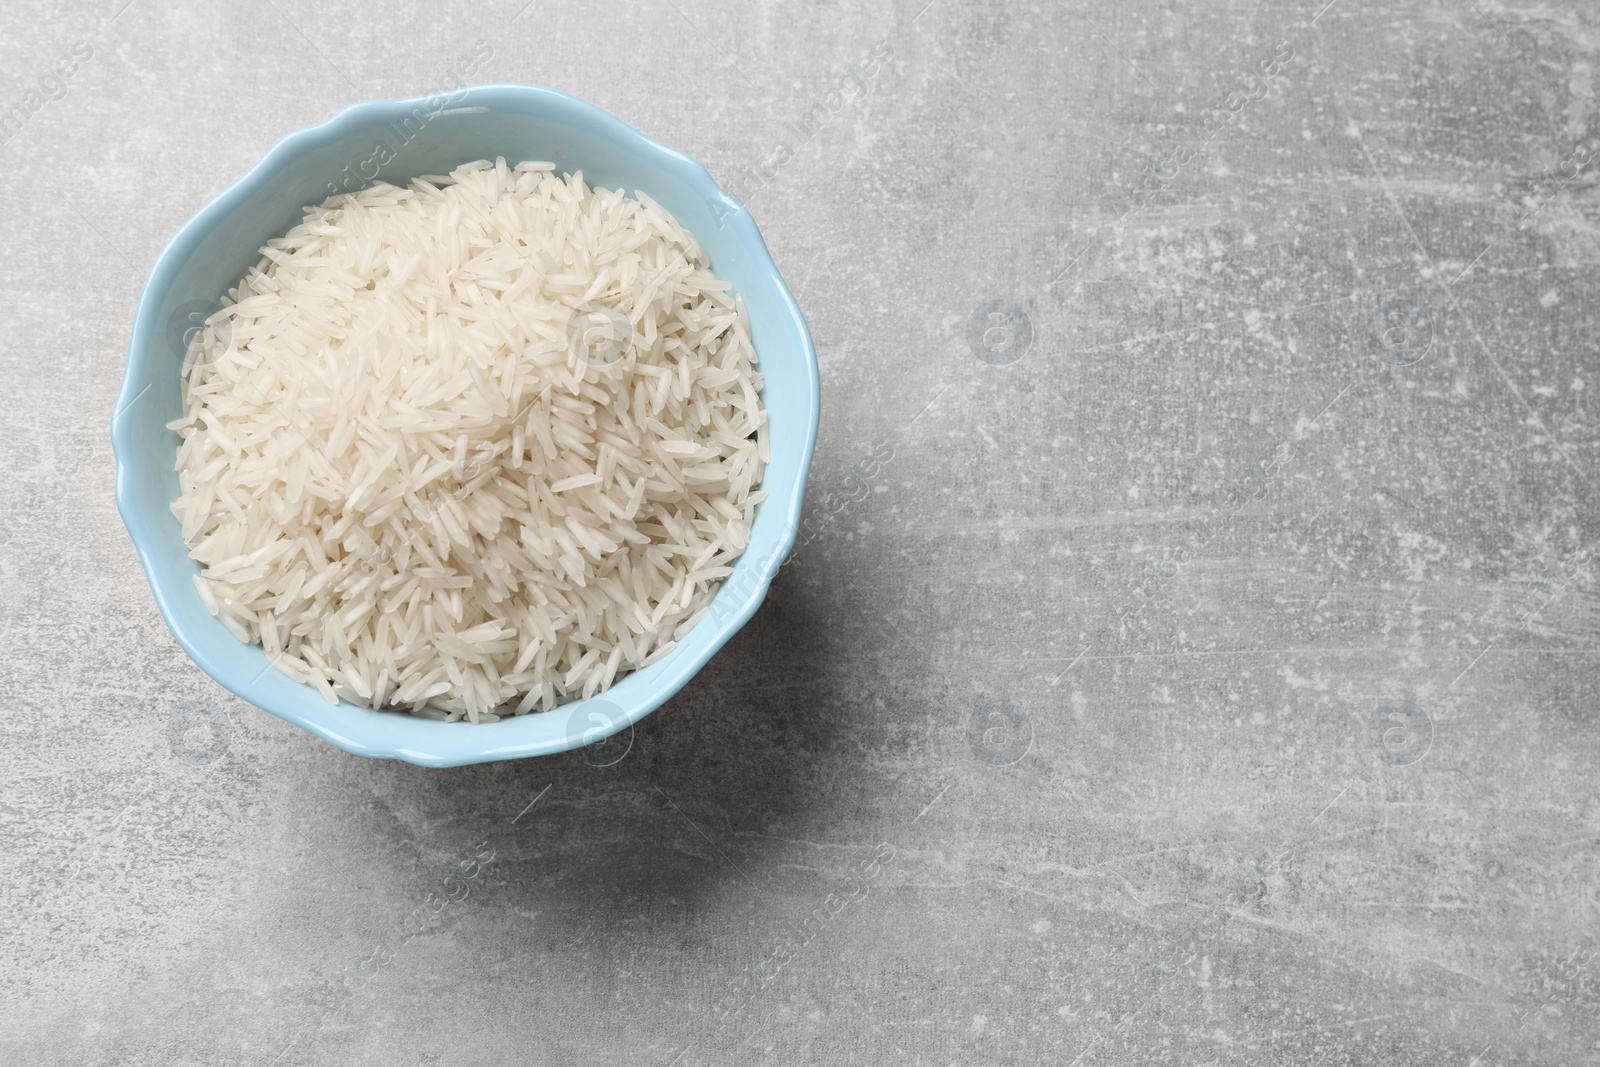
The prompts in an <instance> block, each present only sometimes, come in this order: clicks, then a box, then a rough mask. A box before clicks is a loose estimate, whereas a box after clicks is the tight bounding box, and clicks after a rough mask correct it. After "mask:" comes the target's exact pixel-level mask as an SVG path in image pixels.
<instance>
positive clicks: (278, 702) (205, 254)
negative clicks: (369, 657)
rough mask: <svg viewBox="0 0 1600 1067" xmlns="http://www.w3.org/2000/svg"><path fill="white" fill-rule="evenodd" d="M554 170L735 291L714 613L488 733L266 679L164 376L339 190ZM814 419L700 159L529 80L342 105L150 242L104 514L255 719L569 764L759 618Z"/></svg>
mask: <svg viewBox="0 0 1600 1067" xmlns="http://www.w3.org/2000/svg"><path fill="white" fill-rule="evenodd" d="M496 156H505V157H506V159H507V161H508V162H510V163H516V162H519V161H521V160H525V159H541V160H550V161H553V162H554V163H555V164H556V167H557V170H558V172H565V171H575V170H581V171H582V172H583V176H584V178H585V180H586V181H588V182H589V184H590V185H592V186H604V187H605V188H608V189H615V188H619V187H620V188H622V189H624V190H626V191H627V192H628V193H629V194H632V193H633V192H634V191H635V190H643V191H644V192H645V193H646V194H648V195H649V196H650V197H652V198H654V199H655V200H656V201H658V202H659V203H660V204H662V206H664V207H665V208H666V209H667V210H668V211H670V212H672V214H673V215H674V216H676V218H677V219H678V221H679V222H681V223H682V224H683V225H684V227H685V228H686V229H688V230H689V231H690V232H691V233H693V234H694V235H695V238H696V239H697V240H698V241H699V242H700V244H701V246H702V247H703V248H704V249H705V250H706V252H707V254H708V255H709V256H710V258H711V263H712V267H713V269H714V270H715V271H716V272H717V274H718V275H720V276H721V277H722V278H723V279H724V280H725V281H727V282H729V283H730V284H731V285H732V286H733V289H734V290H735V291H736V292H737V293H739V294H740V295H741V296H743V297H744V301H745V306H746V307H747V309H748V310H749V314H750V326H751V339H752V341H753V342H754V344H755V348H756V352H757V354H758V355H759V356H760V369H761V371H762V373H763V375H764V379H765V384H764V387H763V388H762V390H761V398H762V402H763V403H764V404H765V405H766V408H767V413H768V419H769V431H770V441H769V444H770V455H771V462H770V464H769V465H768V466H767V468H766V471H765V473H764V476H763V479H762V488H764V489H765V490H766V491H767V497H766V499H765V500H763V501H762V502H761V503H760V504H759V505H757V507H756V510H755V519H754V522H753V524H752V527H751V536H750V544H749V547H748V548H747V549H746V550H745V553H744V555H743V556H741V557H740V559H739V560H738V563H737V565H736V566H735V567H734V570H733V573H732V574H730V575H729V576H728V577H727V578H726V579H725V580H724V582H723V584H722V586H721V588H719V589H718V591H717V593H716V595H715V597H714V598H713V600H712V603H711V607H710V610H709V611H708V612H707V613H706V615H705V616H703V617H702V618H701V620H700V621H699V622H698V623H697V624H696V625H695V626H694V627H693V628H692V629H691V630H690V631H689V632H688V633H687V634H686V635H685V636H684V638H683V639H682V640H680V641H679V642H678V644H677V645H676V646H675V647H674V648H673V650H672V651H671V652H670V653H668V654H667V655H666V656H664V657H663V658H661V659H660V660H658V661H656V662H655V663H653V664H651V665H650V666H648V667H645V668H644V669H642V670H639V671H636V672H634V673H632V674H630V675H627V676H626V677H625V678H623V679H622V680H621V681H618V682H617V683H616V684H614V685H613V686H612V687H611V688H610V689H609V690H607V691H606V692H604V693H603V694H600V695H599V696H597V697H596V698H595V699H591V700H579V701H573V702H570V703H568V704H565V705H562V706H561V707H558V708H556V709H554V710H553V711H548V712H533V713H530V714H527V715H520V716H514V717H510V718H506V719H502V720H501V721H499V722H495V723H477V724H473V723H466V722H454V723H445V722H438V721H434V720H430V719H422V718H417V717H415V716H412V715H407V714H405V713H403V712H393V711H373V710H371V709H369V708H361V707H356V706H355V705H353V704H349V703H343V702H341V703H339V704H330V703H328V702H327V701H326V700H324V699H323V698H322V696H321V695H320V694H318V693H317V691H316V690H314V689H312V688H311V687H310V686H307V685H303V684H301V683H298V682H295V681H293V680H292V679H290V678H289V677H288V676H287V675H284V674H281V673H279V672H278V671H276V670H273V669H272V668H271V667H270V666H269V665H268V662H267V657H266V654H265V653H264V652H263V651H262V649H261V647H260V646H259V645H249V644H245V643H244V642H242V641H240V640H239V639H238V638H237V637H235V636H234V635H233V634H232V633H230V632H229V631H228V629H227V628H226V627H225V626H223V624H222V623H221V622H220V621H218V620H217V619H216V618H215V617H214V616H213V615H212V614H211V613H210V612H209V611H207V610H206V607H205V605H204V603H202V602H201V599H200V595H199V593H198V591H197V590H196V588H195V583H194V582H193V580H192V578H193V576H194V575H196V574H198V573H200V567H199V564H198V563H196V562H195V561H194V560H192V559H190V558H189V553H188V549H187V547H186V546H185V544H184V541H183V536H182V533H181V531H180V529H179V525H178V520H177V519H176V518H175V517H174V516H173V514H172V511H171V504H172V502H173V501H174V500H176V499H177V496H178V476H177V472H176V471H175V470H174V468H173V464H174V461H175V460H176V457H177V451H176V450H177V447H178V435H177V434H176V433H175V432H174V431H171V430H168V429H167V428H166V424H167V423H168V422H170V421H172V420H173V419H176V418H177V417H178V416H179V414H180V405H179V394H178V383H179V372H180V367H181V364H182V360H183V354H184V350H185V348H186V343H187V339H188V336H189V334H190V332H191V331H192V330H193V329H194V328H195V327H196V326H197V325H198V324H199V323H200V322H201V321H202V320H203V319H204V318H205V316H206V315H207V314H209V313H210V312H211V311H213V310H215V308H216V307H217V306H218V303H219V301H220V299H221V297H222V296H223V294H224V293H225V292H226V291H227V290H228V289H229V288H230V287H231V286H232V285H233V284H234V283H235V282H237V280H238V279H239V278H240V277H242V276H243V275H244V273H245V271H246V270H247V269H248V268H249V267H250V265H251V264H253V263H255V262H256V260H257V258H258V254H257V250H258V249H259V248H260V247H261V246H262V245H263V244H265V243H266V241H267V240H268V239H269V238H271V237H274V236H277V235H279V234H282V233H284V232H285V231H287V230H288V229H289V228H290V227H291V226H293V225H294V224H295V223H297V222H298V221H299V220H300V218H301V211H302V209H303V208H305V207H306V206H308V205H311V204H317V203H321V202H322V201H323V200H325V199H326V198H327V197H328V196H330V195H332V194H333V193H335V192H342V191H346V190H354V189H357V188H360V187H362V186H363V185H366V184H368V183H370V182H371V181H373V180H377V179H382V180H384V181H388V182H391V183H394V184H397V185H404V184H405V183H407V182H409V181H410V180H411V179H412V178H414V177H416V176H417V175H420V174H438V173H446V172H448V171H450V170H451V169H453V168H454V167H456V166H457V165H459V164H461V163H465V162H467V161H469V160H474V159H493V158H494V157H496ZM820 407H821V397H820V385H819V376H818V370H817V358H816V351H815V350H814V349H813V347H812V344H811V336H810V333H809V332H808V331H807V329H806V324H805V320H804V319H803V318H802V317H801V314H800V309H799V307H798V306H797V305H796V303H795V300H794V297H793V295H792V294H791V293H790V292H789V289H788V287H787V286H786V285H785V284H784V282H783V278H782V277H781V276H780V275H779V273H778V269H777V267H776V265H775V264H774V263H773V261H772V256H771V255H770V254H769V253H768V251H767V247H766V244H765V243H764V242H763V241H762V239H761V234H760V232H759V231H758V230H757V229H756V224H755V222H754V221H752V220H751V218H750V215H749V213H748V212H746V211H745V209H744V207H743V206H742V205H741V204H740V203H739V202H738V201H737V200H735V199H734V198H733V197H731V196H729V195H728V194H727V193H725V192H723V191H722V190H721V189H720V188H718V186H717V184H716V182H715V181H713V180H712V178H711V175H710V174H708V173H707V172H706V169H705V168H704V167H702V166H701V165H700V164H699V163H696V162H695V161H694V160H692V159H690V158H689V157H688V156H685V155H684V154H682V153H681V152H677V151H675V150H673V149H671V148H668V147H666V146H664V145H661V144H658V143H657V142H655V141H652V140H651V139H650V138H648V137H646V136H645V135H644V134H642V133H640V132H638V131H637V130H635V129H633V128H632V127H630V126H628V125H626V124H625V123H623V122H622V121H620V120H619V119H617V118H615V117H613V116H611V115H609V114H607V113H606V112H604V111H602V110H601V109H599V108H597V107H595V106H594V105H592V104H588V103H585V102H584V101H582V100H579V99H577V98H575V97H572V96H568V95H567V94H565V93H561V92H557V91H555V90H553V89H546V88H542V87H539V86H533V85H481V86H474V87H472V88H467V89H459V90H456V91H453V92H450V93H448V94H436V95H433V96H428V97H417V98H412V99H408V100H374V101H367V102H364V103H360V104H356V105H355V106H353V107H350V108H347V109H346V110H344V111H342V112H340V113H339V114H338V115H335V116H334V117H333V118H331V119H329V120H328V121H327V122H324V123H322V124H321V125H319V126H312V127H310V128H308V129H304V130H299V131H297V132H295V133H292V134H290V135H289V136H287V137H285V138H284V139H283V140H282V141H279V142H278V143H277V144H276V145H275V146H273V148H272V150H271V151H269V152H268V153H267V154H266V156H264V157H263V158H262V160H261V161H260V162H259V163H257V164H256V165H255V166H254V167H253V168H252V169H251V170H250V172H249V173H248V174H246V175H245V176H244V177H243V178H241V179H240V180H239V181H238V182H236V183H234V184H233V185H232V186H231V187H229V188H228V189H227V190H226V191H225V192H223V193H222V195H220V196H218V197H217V198H216V199H215V200H213V201H211V202H210V203H209V204H207V205H206V206H205V207H203V208H201V209H200V211H199V212H198V213H197V214H196V215H195V216H194V217H193V218H191V219H190V220H189V221H188V222H186V223H184V225H183V227H182V228H181V229H179V230H178V232H177V234H176V235H175V236H174V237H173V238H172V240H171V241H169V242H168V243H167V246H166V247H165V248H164V249H162V251H161V254H160V256H158V257H157V259H156V262H155V266H154V268H153V269H152V270H151V272H150V277H149V280H148V281H146V282H145V286H144V291H143V293H142V294H141V295H140V297H139V305H138V309H137V311H136V313H135V315H134V320H133V334H132V339H131V341H130V342H129V345H128V364H127V370H126V372H125V375H124V377H123V381H122V390H121V393H120V394H119V396H118V397H117V405H116V410H115V413H114V414H113V416H112V421H111V443H112V448H113V451H114V452H115V454H116V468H117V483H116V496H117V508H118V510H119V511H120V512H121V513H122V519H123V522H124V523H125V524H126V525H127V527H128V533H129V535H130V536H131V537H132V539H133V544H134V547H135V548H136V549H137V550H138V553H139V561H140V563H142V564H143V566H144V570H145V574H146V576H147V577H148V578H149V581H150V589H151V591H152V592H153V593H154V594H155V599H156V605H157V606H158V607H159V608H160V611H161V615H162V617H163V618H164V619H166V622H167V626H168V627H169V628H171V630H172V635H173V636H174V637H176V638H177V640H178V643H179V644H180V645H182V646H183V649H184V651H185V652H187V653H188V654H189V657H190V658H191V659H193V660H194V662H195V663H196V664H197V665H199V667H200V668H201V669H202V670H204V671H205V672H206V673H207V674H209V675H210V676H211V677H212V678H214V679H216V680H217V681H218V682H219V683H221V684H222V685H223V686H224V687H226V688H227V689H228V690H230V691H231V692H233V693H234V694H236V695H237V696H239V697H240V698H242V699H244V700H246V701H248V702H250V703H251V704H254V705H255V706H256V707H258V708H261V709H263V710H265V711H268V712H270V713H272V714H273V715H276V716H278V717H279V718H280V719H284V720H286V721H288V722H292V723H294V724H295V725H296V726H299V727H302V728H303V729H305V730H307V731H309V732H311V733H313V734H315V735H317V736H318V737H320V738H323V739H324V740H326V741H328V742H330V743H332V744H334V745H337V746H338V747H339V748H342V749H344V750H345V751H346V752H352V753H355V754H357V755H362V756H373V757H379V758H384V759H400V760H406V761H408V762H411V763H416V764H420V765H422V766H428V767H451V766H460V765H463V764H469V763H481V762H485V761H489V760H502V759H516V758H520V757H524V756H539V755H546V754H550V753H555V752H563V751H567V750H569V749H573V748H577V747H579V746H581V745H585V744H591V743H594V742H597V741H600V740H602V739H603V738H606V737H609V736H611V735H612V734H615V733H618V732H619V731H622V730H626V729H628V728H630V727H631V726H632V724H633V723H635V722H637V721H639V720H640V719H641V718H643V717H644V716H645V715H648V714H649V713H650V712H651V711H654V710H655V709H656V708H657V707H659V706H661V704H662V703H663V702H665V701H666V700H667V699H668V698H669V697H671V696H672V695H673V694H674V693H676V692H677V691H678V690H679V689H680V688H682V687H683V685H684V683H685V682H687V681H688V680H689V679H690V678H691V677H692V676H693V675H694V673H695V672H696V671H697V670H699V669H700V668H701V667H702V666H704V664H705V662H706V661H707V660H709V659H710V658H711V656H712V655H713V654H714V653H715V652H716V651H717V650H718V649H719V648H721V647H722V646H723V644H725V643H726V642H727V640H728V638H729V637H731V636H732V635H733V634H734V632H735V631H737V630H738V629H739V627H740V626H742V625H744V623H745V621H746V620H748V619H749V618H750V616H751V615H753V614H754V613H755V610H756V608H757V607H758V606H759V605H760V603H761V601H762V599H763V597H765V595H766V591H767V586H768V584H769V583H770V582H771V580H772V576H773V575H774V574H775V573H776V572H777V569H778V566H779V565H780V564H781V563H782V562H783V559H784V557H785V556H786V555H787V554H788V552H789V549H790V548H791V546H792V545H793V543H794V538H795V532H796V530H797V529H798V528H799V518H800V504H801V498H802V495H803V493H804V491H805V481H806V473H807V471H808V470H809V468H810V465H811V454H812V451H813V450H814V448H815V446H816V439H817V418H818V413H819V409H820Z"/></svg>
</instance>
